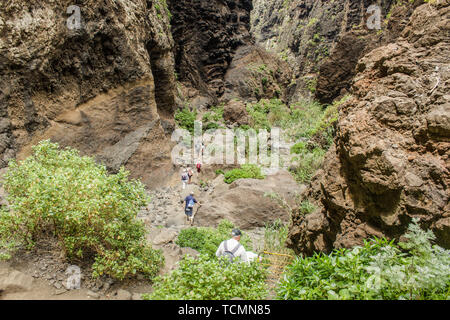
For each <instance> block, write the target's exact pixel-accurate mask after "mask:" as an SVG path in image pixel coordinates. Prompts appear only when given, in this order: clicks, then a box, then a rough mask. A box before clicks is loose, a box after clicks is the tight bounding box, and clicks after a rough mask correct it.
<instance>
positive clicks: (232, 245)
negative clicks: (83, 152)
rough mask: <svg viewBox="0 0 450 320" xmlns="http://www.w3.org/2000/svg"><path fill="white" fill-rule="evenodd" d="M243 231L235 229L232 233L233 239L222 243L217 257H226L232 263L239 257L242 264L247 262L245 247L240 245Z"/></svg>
mask: <svg viewBox="0 0 450 320" xmlns="http://www.w3.org/2000/svg"><path fill="white" fill-rule="evenodd" d="M241 235H242V233H241V231H240V230H239V229H233V231H232V232H231V236H232V238H231V239H229V240H225V241H222V243H221V244H220V246H219V248H218V249H217V251H216V256H217V257H218V258H219V257H222V256H223V257H226V258H227V259H228V260H229V261H230V262H231V261H233V259H234V258H237V257H239V258H240V259H241V262H246V261H247V251H246V250H245V248H244V246H243V245H242V244H240V243H239V241H240V240H241Z"/></svg>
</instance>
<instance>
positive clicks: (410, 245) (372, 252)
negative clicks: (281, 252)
mask: <svg viewBox="0 0 450 320" xmlns="http://www.w3.org/2000/svg"><path fill="white" fill-rule="evenodd" d="M405 238H406V239H407V240H408V241H407V242H405V243H403V242H400V243H399V244H395V243H394V242H393V241H390V242H389V241H387V240H385V239H383V240H380V239H376V238H375V239H374V240H372V241H366V242H365V243H364V245H363V246H362V247H355V248H353V249H352V250H349V249H338V250H334V251H333V253H331V254H330V255H324V254H315V255H314V256H313V257H306V258H303V257H297V258H296V259H295V260H294V262H293V263H292V264H291V265H290V266H289V267H288V268H287V271H286V273H285V277H284V278H283V280H282V281H281V283H280V286H279V288H278V298H279V299H289V300H291V299H310V300H315V299H332V300H372V299H385V300H390V299H419V300H424V299H427V300H430V299H448V298H450V251H449V250H444V249H443V248H440V247H438V246H433V245H432V244H431V242H432V241H433V240H434V239H435V237H434V235H433V233H432V232H431V231H427V232H425V231H423V230H421V229H420V227H419V225H418V223H417V220H414V221H413V223H412V224H411V225H410V226H409V228H408V233H407V234H406V235H405Z"/></svg>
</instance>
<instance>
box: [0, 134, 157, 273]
mask: <svg viewBox="0 0 450 320" xmlns="http://www.w3.org/2000/svg"><path fill="white" fill-rule="evenodd" d="M4 185H5V189H6V191H7V192H8V194H9V197H8V200H9V202H10V204H11V210H10V211H3V212H0V226H1V227H0V246H1V247H0V252H1V251H3V255H4V256H6V255H7V254H8V253H11V252H12V251H14V249H16V248H18V247H19V246H21V245H25V246H26V247H27V248H31V247H33V245H34V244H35V242H36V240H38V239H39V238H40V237H41V236H42V235H43V233H44V231H51V232H52V233H53V234H54V235H55V236H56V237H57V239H58V241H59V242H60V244H61V245H62V248H63V250H64V253H65V255H66V256H67V258H68V259H69V260H73V259H76V258H77V259H81V258H86V257H91V256H92V257H93V258H94V263H93V266H92V269H93V276H94V277H96V276H100V275H103V274H108V275H110V276H112V277H114V278H118V279H123V278H124V277H125V276H127V275H129V274H136V273H138V272H140V273H142V274H144V275H146V276H148V277H153V276H154V275H156V273H157V272H158V271H159V269H160V267H161V266H162V264H163V259H164V258H163V256H162V254H161V252H159V251H156V250H153V249H152V248H151V247H150V246H149V245H148V244H147V243H146V241H145V228H144V225H143V223H142V222H140V221H138V220H137V219H136V217H137V213H138V212H139V209H140V207H142V206H144V205H146V204H147V202H148V201H149V198H148V196H147V195H146V193H145V189H144V186H143V184H142V183H140V182H138V181H134V180H133V181H130V180H129V179H128V172H127V171H125V170H124V168H121V169H120V171H119V173H117V174H115V175H110V174H108V172H107V170H106V168H105V167H104V166H101V165H98V164H96V163H95V161H94V159H92V158H90V157H81V156H80V155H79V153H78V151H76V150H74V149H71V148H66V149H64V150H60V149H59V146H58V144H55V143H51V142H50V141H43V142H41V143H39V144H38V145H37V146H35V147H33V155H32V156H30V157H29V158H27V159H26V160H24V161H22V162H20V163H17V162H16V161H11V162H10V165H9V171H8V173H7V174H6V177H5V181H4Z"/></svg>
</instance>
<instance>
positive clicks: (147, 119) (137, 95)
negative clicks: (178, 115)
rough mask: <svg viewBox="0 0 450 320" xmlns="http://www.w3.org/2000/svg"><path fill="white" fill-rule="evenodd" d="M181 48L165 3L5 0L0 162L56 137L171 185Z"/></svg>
mask: <svg viewBox="0 0 450 320" xmlns="http://www.w3.org/2000/svg"><path fill="white" fill-rule="evenodd" d="M72 5H76V6H77V7H78V8H79V11H77V10H78V9H77V8H75V9H73V8H72V9H70V10H68V9H69V7H70V6H72ZM78 14H79V15H78ZM78 17H80V19H78ZM78 20H79V22H81V24H80V25H77V22H78ZM173 46H174V43H173V39H172V37H171V33H170V25H169V18H168V11H167V9H166V8H165V7H164V6H163V2H162V1H145V0H131V1H130V0H127V1H125V0H118V1H112V0H102V1H91V0H85V1H72V0H57V1H36V0H32V1H6V2H5V1H2V2H1V3H0V135H1V138H2V139H1V142H0V168H1V167H4V166H6V164H7V163H6V161H7V160H8V159H10V158H13V157H15V156H18V157H19V158H23V157H25V156H27V155H28V154H29V153H30V146H31V145H32V144H35V143H37V142H38V141H40V140H42V139H47V138H49V139H52V140H53V141H56V142H59V143H60V144H61V145H62V146H73V147H76V148H78V149H79V150H81V151H82V153H85V154H89V155H96V156H98V158H99V159H100V160H103V161H104V163H105V164H106V165H107V166H108V167H109V168H110V169H112V170H116V169H118V167H119V166H120V165H126V167H127V168H128V169H130V170H131V171H132V173H133V176H134V177H141V178H143V180H144V182H146V183H148V184H156V185H157V184H158V183H159V182H162V179H163V176H162V174H163V173H162V171H164V170H166V171H167V170H170V169H171V164H170V158H169V155H170V153H169V151H170V149H169V148H170V145H169V143H168V141H169V142H170V139H169V138H168V136H167V134H169V133H170V130H171V128H172V127H173V120H172V119H173V111H174V107H175V103H174V96H175V94H174V92H175V75H174V59H173V54H172V48H173ZM122 146H123V147H122ZM166 175H167V172H165V173H164V176H166Z"/></svg>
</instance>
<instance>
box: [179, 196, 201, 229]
mask: <svg viewBox="0 0 450 320" xmlns="http://www.w3.org/2000/svg"><path fill="white" fill-rule="evenodd" d="M183 203H186V204H185V206H184V213H185V214H186V218H187V221H188V222H191V224H192V219H193V213H194V206H195V204H196V203H197V204H198V205H201V203H200V202H198V201H197V200H196V199H195V198H194V193H193V192H191V193H190V195H188V196H187V197H186V198H185V199H184V201H183Z"/></svg>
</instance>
